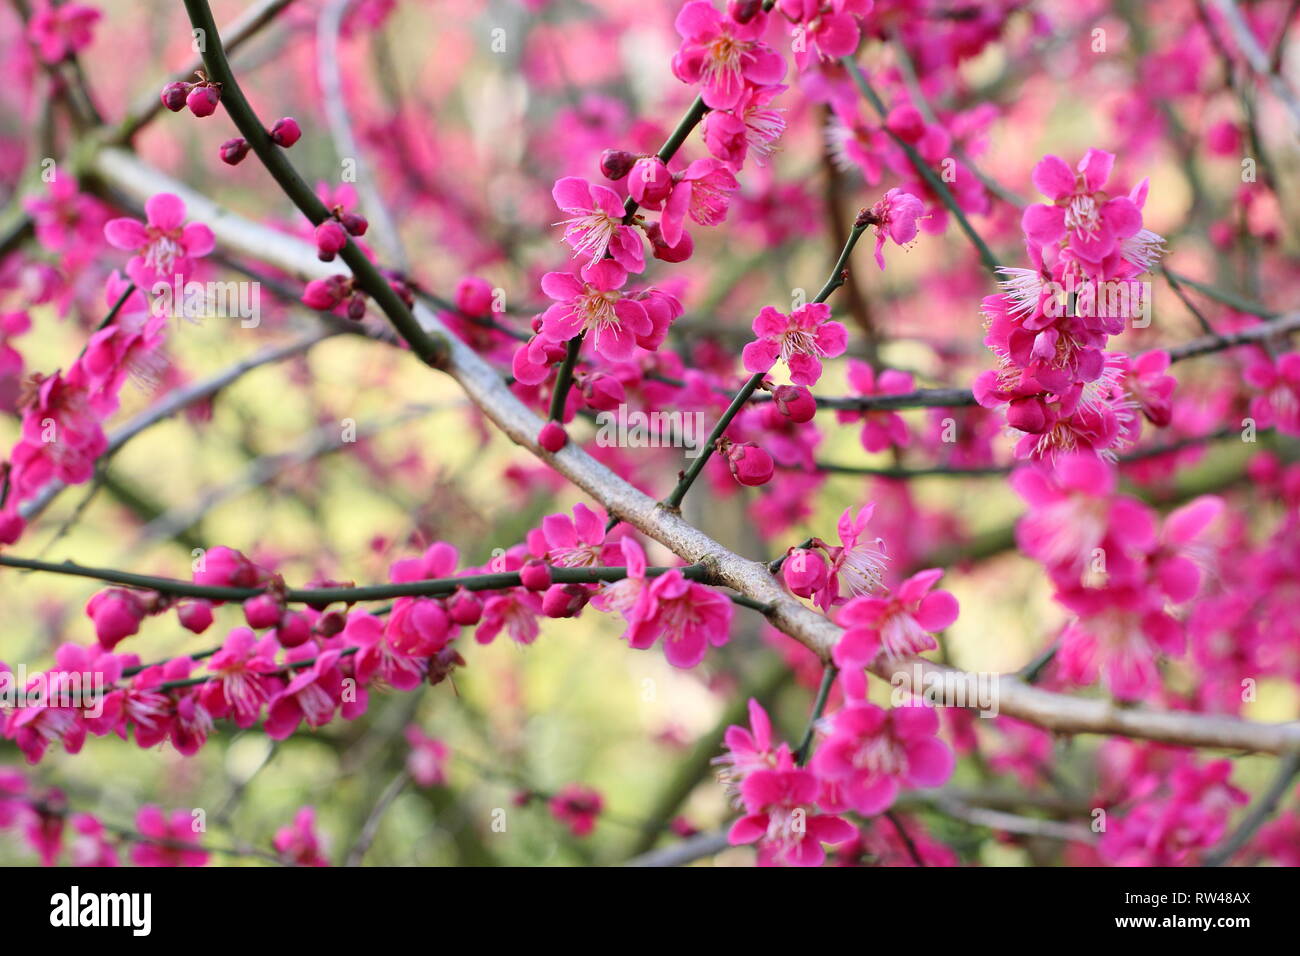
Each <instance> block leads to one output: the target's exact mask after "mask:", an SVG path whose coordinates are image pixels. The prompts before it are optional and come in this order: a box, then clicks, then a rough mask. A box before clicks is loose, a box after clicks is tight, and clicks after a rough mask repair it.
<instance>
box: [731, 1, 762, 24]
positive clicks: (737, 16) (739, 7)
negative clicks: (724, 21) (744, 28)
mask: <svg viewBox="0 0 1300 956" xmlns="http://www.w3.org/2000/svg"><path fill="white" fill-rule="evenodd" d="M762 9H763V0H731V2H730V3H728V4H727V16H729V17H731V19H732V20H735V21H736V22H737V23H739V24H742V25H743V24H746V23H748V22H749V21H750V20H752V19H754V17H756V16H758V12H759V11H760V10H762Z"/></svg>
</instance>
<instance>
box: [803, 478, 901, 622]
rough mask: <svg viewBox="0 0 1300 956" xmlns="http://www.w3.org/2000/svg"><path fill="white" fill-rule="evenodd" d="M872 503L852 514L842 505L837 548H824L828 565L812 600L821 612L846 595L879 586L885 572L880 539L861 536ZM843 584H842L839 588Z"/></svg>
mask: <svg viewBox="0 0 1300 956" xmlns="http://www.w3.org/2000/svg"><path fill="white" fill-rule="evenodd" d="M875 509H876V506H875V504H874V503H870V504H866V505H863V506H862V507H861V508H859V509H858V514H857V517H853V509H852V508H845V509H844V513H843V514H841V515H840V520H839V522H838V524H837V526H836V530H837V531H838V532H839V536H840V544H839V547H827V546H826V545H825V544H824V543H823V545H822V546H823V547H826V553H827V554H828V555H829V556H830V559H831V566H830V571H829V574H828V575H827V577H826V583H825V585H823V586H822V587H821V588H818V589H817V590H816V591H815V592H814V594H813V600H814V601H815V603H816V604H817V606H818V607H820V608H821V609H822V610H823V611H825V610H828V609H829V608H831V607H833V606H834V605H836V604H843V603H844V602H846V601H848V600H849V597H850V596H853V597H858V596H861V595H864V594H870V593H871V592H872V591H874V590H876V589H877V588H879V587H880V584H881V580H882V577H883V575H884V573H885V561H886V559H885V552H884V550H883V549H882V547H881V546H882V545H883V544H884V540H883V539H882V538H879V537H877V538H875V539H874V540H871V539H868V538H866V537H865V534H866V530H867V523H868V522H869V521H871V516H872V514H873V513H874V512H875ZM841 585H843V587H841Z"/></svg>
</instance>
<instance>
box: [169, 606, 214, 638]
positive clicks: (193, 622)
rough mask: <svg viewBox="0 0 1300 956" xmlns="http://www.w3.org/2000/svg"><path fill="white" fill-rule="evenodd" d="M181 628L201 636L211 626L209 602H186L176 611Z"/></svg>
mask: <svg viewBox="0 0 1300 956" xmlns="http://www.w3.org/2000/svg"><path fill="white" fill-rule="evenodd" d="M176 617H177V618H178V619H179V620H180V622H181V627H183V628H185V630H187V631H190V632H192V633H194V634H202V633H203V632H204V631H206V630H207V629H208V628H209V627H211V626H212V604H211V602H209V601H202V600H197V601H186V602H185V603H184V604H182V605H181V606H180V607H178V608H177V609H176Z"/></svg>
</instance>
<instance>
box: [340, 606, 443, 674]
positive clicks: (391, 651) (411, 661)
mask: <svg viewBox="0 0 1300 956" xmlns="http://www.w3.org/2000/svg"><path fill="white" fill-rule="evenodd" d="M440 610H441V609H440ZM389 633H390V634H391V633H392V631H391V629H390V631H389ZM343 639H344V642H345V643H346V645H347V646H348V647H357V648H360V650H358V651H357V653H356V655H355V656H354V657H353V661H354V665H353V666H354V669H355V672H356V679H357V682H358V683H360V684H361V685H362V686H363V687H366V686H369V685H370V684H371V683H373V682H375V681H376V680H378V681H380V682H382V684H383V686H386V687H392V688H394V689H395V690H414V689H415V688H416V687H419V686H420V684H421V683H423V681H424V672H425V666H424V661H423V660H422V659H421V657H417V656H413V654H411V653H407V652H405V651H402V650H400V649H398V648H397V647H395V646H394V645H393V644H392V643H390V641H389V639H388V638H387V637H385V634H384V622H383V621H382V620H380V619H379V618H377V617H375V616H374V615H373V614H369V613H367V612H365V611H353V612H352V613H351V614H349V615H348V622H347V626H346V627H344V629H343ZM445 645H446V642H445V641H443V642H442V644H438V643H437V642H436V641H434V642H431V643H430V644H429V645H427V646H429V647H431V648H432V649H431V650H429V651H428V655H432V654H435V653H437V652H438V651H440V650H442V648H443V647H444V646H445ZM421 650H422V651H423V648H421ZM428 655H423V654H422V656H428Z"/></svg>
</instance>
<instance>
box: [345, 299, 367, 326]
mask: <svg viewBox="0 0 1300 956" xmlns="http://www.w3.org/2000/svg"><path fill="white" fill-rule="evenodd" d="M365 317H366V297H365V296H364V295H362V294H361V293H360V292H358V293H357V294H356V295H354V296H353V297H352V298H351V299H349V300H348V318H349V319H351V320H352V321H353V322H360V321H361V320H362V319H364V318H365Z"/></svg>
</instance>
